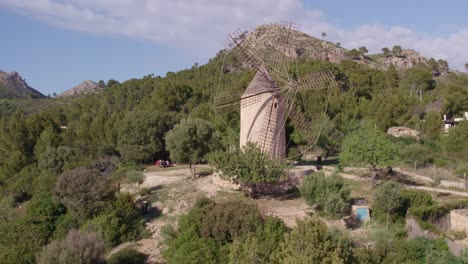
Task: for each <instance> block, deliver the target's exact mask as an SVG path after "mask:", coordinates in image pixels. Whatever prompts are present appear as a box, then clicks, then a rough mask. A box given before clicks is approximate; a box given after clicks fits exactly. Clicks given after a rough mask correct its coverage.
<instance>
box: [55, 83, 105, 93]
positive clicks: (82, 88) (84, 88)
mask: <svg viewBox="0 0 468 264" xmlns="http://www.w3.org/2000/svg"><path fill="white" fill-rule="evenodd" d="M102 89H103V87H100V86H99V85H98V83H96V82H93V81H91V80H86V81H84V82H82V83H80V84H79V85H77V86H75V87H73V88H71V89H68V90H66V91H65V92H63V93H61V94H60V95H59V97H66V96H77V95H82V94H87V93H95V92H98V91H100V90H102Z"/></svg>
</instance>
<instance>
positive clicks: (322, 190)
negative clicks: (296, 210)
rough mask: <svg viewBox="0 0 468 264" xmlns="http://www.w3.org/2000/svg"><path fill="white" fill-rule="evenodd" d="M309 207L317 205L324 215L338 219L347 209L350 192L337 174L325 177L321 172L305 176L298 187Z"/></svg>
mask: <svg viewBox="0 0 468 264" xmlns="http://www.w3.org/2000/svg"><path fill="white" fill-rule="evenodd" d="M299 190H300V191H301V195H302V196H303V197H304V199H305V200H306V201H307V203H308V204H309V205H314V204H319V205H320V206H321V207H322V208H323V211H324V213H325V214H326V215H329V216H332V217H340V216H342V215H343V211H344V210H345V209H346V207H347V201H348V199H349V194H350V190H349V188H348V186H346V185H345V183H344V181H343V178H341V176H339V174H338V173H335V174H332V175H331V176H329V177H327V176H325V174H324V173H323V172H317V173H313V174H311V175H309V176H306V177H305V178H304V180H303V182H302V184H301V186H300V187H299Z"/></svg>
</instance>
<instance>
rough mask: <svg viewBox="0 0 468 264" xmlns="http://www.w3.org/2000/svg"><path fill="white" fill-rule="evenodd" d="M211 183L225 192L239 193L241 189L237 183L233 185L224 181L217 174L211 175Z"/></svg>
mask: <svg viewBox="0 0 468 264" xmlns="http://www.w3.org/2000/svg"><path fill="white" fill-rule="evenodd" d="M211 182H212V183H213V184H215V185H217V186H219V187H221V188H223V189H225V190H229V191H239V190H240V189H241V186H240V185H239V184H237V183H234V182H232V181H229V180H224V179H222V178H221V177H220V176H219V173H218V172H215V173H213V176H211Z"/></svg>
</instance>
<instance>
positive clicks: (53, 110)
mask: <svg viewBox="0 0 468 264" xmlns="http://www.w3.org/2000/svg"><path fill="white" fill-rule="evenodd" d="M224 55H225V54H224V52H220V53H218V55H217V56H215V57H214V58H213V59H211V60H210V61H209V62H208V63H207V64H206V65H202V66H198V65H197V64H195V65H194V66H193V67H191V68H190V69H186V70H183V71H180V72H177V73H173V72H168V73H167V74H166V76H165V77H164V78H163V77H160V76H153V75H148V76H145V77H143V78H141V79H131V80H128V81H126V82H123V83H118V82H116V81H109V82H108V83H107V85H106V87H105V88H104V89H103V90H102V91H101V92H100V93H97V94H87V95H84V96H83V97H80V98H76V99H73V100H69V101H56V100H57V99H50V100H52V101H54V100H55V101H54V102H57V103H56V104H53V105H54V106H51V107H49V108H47V109H45V110H42V111H39V112H35V113H29V114H25V113H24V112H23V110H22V109H21V107H18V106H16V105H15V104H12V103H11V102H9V101H0V194H1V198H2V200H1V201H2V202H1V203H0V206H1V207H2V208H1V210H0V213H2V214H4V215H1V216H0V221H1V222H0V231H2V234H5V235H3V236H2V237H0V259H2V260H5V263H31V262H33V261H34V257H35V254H36V253H37V252H38V251H39V250H41V248H42V246H44V245H45V244H47V243H49V242H50V241H52V240H53V239H61V238H63V237H64V236H65V234H66V232H67V231H68V230H69V229H71V228H77V229H78V228H80V227H81V226H83V225H84V224H86V223H88V224H89V222H90V221H101V222H97V223H105V222H103V221H104V220H105V219H108V218H106V217H117V216H115V215H114V214H113V213H112V211H110V212H109V211H102V210H101V211H89V212H87V213H86V214H83V215H76V214H74V213H73V207H70V206H69V205H67V203H66V201H64V200H63V199H62V198H63V197H62V198H60V199H59V198H57V188H60V186H59V184H58V183H57V179H58V178H59V175H62V176H61V177H62V178H64V177H68V176H70V175H72V174H67V172H68V171H70V170H72V169H75V168H80V169H78V170H77V171H75V172H80V173H83V174H84V176H86V175H87V174H86V173H87V172H88V171H90V170H91V171H93V172H95V171H97V169H96V168H99V166H100V165H90V164H94V163H95V162H96V161H97V160H100V159H102V158H106V157H107V158H109V157H111V156H112V157H116V156H117V157H119V159H120V162H121V163H120V164H121V165H119V166H126V165H127V164H130V163H131V164H141V163H145V162H154V160H156V159H160V158H167V157H168V153H167V152H166V148H165V141H164V137H165V135H166V133H167V132H168V131H169V130H170V129H171V128H172V127H173V126H174V124H176V123H178V122H179V121H180V120H181V119H183V118H186V117H193V118H201V119H205V120H208V121H210V122H212V123H213V124H214V126H215V127H216V129H217V130H218V131H219V132H220V135H222V141H221V143H222V144H223V145H224V146H227V145H230V144H231V145H232V144H236V145H237V144H238V141H237V140H238V139H237V138H236V131H237V130H238V124H239V113H238V111H233V112H229V113H226V114H225V115H224V121H222V120H221V119H219V118H218V117H217V116H216V115H214V114H213V112H212V109H211V105H212V102H213V98H214V96H215V95H216V94H219V93H224V94H229V93H230V92H235V91H239V90H242V89H245V87H246V86H247V85H248V83H249V82H250V80H251V79H252V77H253V75H254V72H253V71H252V70H248V69H245V68H243V67H242V66H241V64H240V63H239V61H238V60H237V59H236V58H234V57H232V56H230V55H228V56H226V57H224ZM359 61H360V60H352V59H351V60H349V59H343V60H341V61H340V62H339V63H333V62H330V61H319V60H314V59H313V58H309V57H300V58H299V60H298V67H299V69H300V71H299V74H307V73H308V72H310V71H313V70H318V69H323V68H327V69H330V70H331V71H332V72H333V73H334V75H335V76H336V80H337V82H338V84H339V88H340V89H339V91H336V93H335V94H333V96H332V97H331V99H330V101H329V107H328V108H327V112H326V114H327V116H328V121H327V123H326V124H325V125H326V126H325V129H324V130H323V133H322V135H321V137H320V140H319V146H318V147H319V148H320V149H321V150H322V151H323V152H324V154H325V155H333V156H335V155H337V154H338V153H339V151H340V148H341V144H342V142H343V139H344V138H345V137H346V136H347V135H348V134H350V132H351V131H354V130H355V129H356V127H358V126H360V124H362V123H363V122H368V123H372V124H373V125H374V124H375V125H376V127H378V128H379V129H380V130H381V131H385V130H386V129H388V128H389V127H391V126H407V127H410V128H414V129H416V130H418V131H421V132H422V135H421V139H422V140H421V141H420V142H416V141H405V142H404V144H403V143H402V144H403V145H401V149H402V150H404V151H407V153H413V152H414V151H413V150H417V151H418V153H419V154H418V155H420V156H418V162H421V163H423V164H435V165H437V166H442V167H446V168H448V169H451V170H466V169H467V168H466V164H468V163H467V161H466V157H468V155H466V150H467V149H468V147H466V142H468V135H467V131H468V129H466V122H465V124H463V125H460V126H459V127H460V128H459V129H457V128H454V129H452V130H451V132H450V134H449V135H448V136H447V137H442V129H441V128H442V121H441V118H442V114H446V113H447V114H450V115H452V116H456V115H461V114H462V113H463V112H464V111H468V109H467V108H468V76H467V75H465V74H460V73H447V74H445V75H441V76H439V77H435V75H436V74H434V69H433V68H432V67H431V66H430V65H427V64H425V63H421V64H415V65H414V66H413V67H411V68H409V69H407V70H405V69H402V70H401V71H399V70H397V69H396V68H395V67H392V66H389V67H388V70H381V69H376V68H372V67H369V66H368V65H366V64H363V63H362V62H359ZM222 67H223V68H222ZM220 74H223V76H222V78H220ZM220 80H221V81H220ZM302 99H303V100H302V104H303V105H302V106H303V109H304V111H305V115H306V116H307V115H308V114H310V113H308V112H307V110H308V107H307V106H308V105H310V104H311V102H310V101H308V99H307V97H306V96H305V97H304V98H302ZM47 101H49V100H47ZM452 131H453V132H452ZM293 133H294V127H293V126H292V125H288V129H287V136H288V137H289V138H291V142H292V144H291V145H290V146H296V145H300V144H301V142H300V140H297V142H295V139H296V138H300V137H294V136H292V134H293ZM399 144H400V143H399ZM411 151H413V152H411ZM411 157H412V156H411V155H409V154H408V155H405V157H403V159H402V161H401V162H402V163H406V162H408V163H411V164H412V163H413V162H414V161H413V160H411ZM122 164H123V165H122ZM96 166H97V167H96ZM102 173H103V174H104V176H108V175H106V174H105V173H106V171H104V172H102ZM63 175H65V176H63ZM67 175H68V176H67ZM104 176H103V177H104ZM70 177H71V176H70ZM54 186H55V187H54ZM106 199H107V198H106ZM109 199H111V198H109ZM122 199H123V198H122ZM113 201H114V200H112V199H111V200H103V201H102V204H108V203H113ZM19 205H25V206H26V205H27V212H26V213H25V211H24V210H18V208H19V207H18V206H19ZM4 219H7V221H5V220H4ZM125 221H127V219H125ZM128 221H129V220H128ZM112 223H114V222H112ZM125 223H127V222H125ZM125 226H126V227H129V225H125ZM109 228H110V227H109ZM119 228H120V227H117V228H116V229H119ZM103 230H104V229H103ZM106 230H107V229H106ZM119 230H120V229H119ZM130 230H131V231H132V232H133V231H135V230H137V229H136V228H133V227H131V226H130ZM127 231H128V230H127ZM127 231H125V232H127ZM103 232H104V231H103ZM106 232H107V231H106ZM119 232H120V231H119ZM122 232H124V231H122ZM129 232H130V231H129ZM137 233H138V232H137V231H135V232H133V233H131V232H130V233H128V234H127V233H123V234H122V235H121V236H119V237H118V238H115V239H114V238H112V239H114V240H112V241H110V242H109V243H111V245H116V244H118V243H121V242H123V241H126V240H129V239H135V238H136V237H137V236H138V234H137ZM130 234H131V235H130ZM11 241H14V242H15V243H11Z"/></svg>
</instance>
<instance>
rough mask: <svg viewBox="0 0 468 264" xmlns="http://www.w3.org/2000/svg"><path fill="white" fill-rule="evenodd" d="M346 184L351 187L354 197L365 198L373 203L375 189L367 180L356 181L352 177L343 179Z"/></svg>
mask: <svg viewBox="0 0 468 264" xmlns="http://www.w3.org/2000/svg"><path fill="white" fill-rule="evenodd" d="M343 180H344V182H345V184H347V185H348V186H349V188H350V189H351V197H352V198H365V199H367V200H368V201H369V203H372V200H373V197H374V189H372V188H371V187H370V186H369V183H368V182H366V181H355V180H350V179H343Z"/></svg>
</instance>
